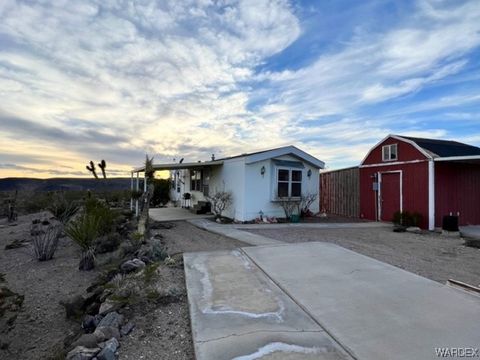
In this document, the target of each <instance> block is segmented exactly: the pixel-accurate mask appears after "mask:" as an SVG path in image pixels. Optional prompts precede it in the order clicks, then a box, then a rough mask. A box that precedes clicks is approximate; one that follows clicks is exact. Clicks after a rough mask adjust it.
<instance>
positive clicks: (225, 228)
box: [188, 219, 283, 246]
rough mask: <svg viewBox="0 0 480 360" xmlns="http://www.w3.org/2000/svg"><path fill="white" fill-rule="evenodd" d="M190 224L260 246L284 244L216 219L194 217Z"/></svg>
mask: <svg viewBox="0 0 480 360" xmlns="http://www.w3.org/2000/svg"><path fill="white" fill-rule="evenodd" d="M188 222H189V223H190V224H193V225H195V226H196V227H199V228H200V229H204V230H207V231H210V232H213V233H215V234H219V235H223V236H226V237H229V238H232V239H236V240H240V241H243V242H244V243H246V244H250V245H254V246H259V245H279V244H283V242H282V241H279V240H274V239H270V238H268V237H266V236H262V235H257V234H251V233H249V232H246V231H241V230H238V229H236V228H235V226H234V225H230V224H228V225H227V224H217V223H216V222H214V221H210V220H205V219H194V220H188Z"/></svg>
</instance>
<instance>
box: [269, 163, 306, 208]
mask: <svg viewBox="0 0 480 360" xmlns="http://www.w3.org/2000/svg"><path fill="white" fill-rule="evenodd" d="M281 170H286V171H288V180H280V176H279V175H280V171H281ZM294 171H298V172H299V173H300V180H293V176H292V175H293V172H294ZM304 178H305V176H304V170H303V169H299V168H292V167H284V166H276V167H275V193H274V194H275V195H274V200H284V199H300V198H301V197H302V190H303V186H304V184H303V180H304ZM280 183H283V184H285V183H286V184H288V190H287V196H279V194H278V190H279V184H280ZM292 184H300V194H299V195H298V196H292Z"/></svg>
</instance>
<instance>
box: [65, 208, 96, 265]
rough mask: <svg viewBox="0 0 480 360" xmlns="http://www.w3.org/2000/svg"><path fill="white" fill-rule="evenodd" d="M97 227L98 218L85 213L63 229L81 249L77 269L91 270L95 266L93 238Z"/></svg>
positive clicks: (94, 238)
mask: <svg viewBox="0 0 480 360" xmlns="http://www.w3.org/2000/svg"><path fill="white" fill-rule="evenodd" d="M99 229H100V219H99V218H98V217H97V216H94V215H87V214H83V215H82V216H80V217H79V218H78V219H76V220H75V221H73V222H71V223H70V224H69V225H68V226H67V227H66V229H65V233H66V234H67V235H68V236H69V237H70V238H71V239H72V240H73V241H75V242H76V243H77V244H78V245H79V246H80V248H81V249H82V257H81V259H80V264H79V265H78V269H79V270H91V269H93V268H94V267H95V240H96V238H97V237H98V234H99Z"/></svg>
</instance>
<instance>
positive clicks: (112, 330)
mask: <svg viewBox="0 0 480 360" xmlns="http://www.w3.org/2000/svg"><path fill="white" fill-rule="evenodd" d="M93 335H95V336H96V338H97V339H98V341H99V342H100V341H104V340H107V339H111V338H115V339H117V340H119V339H120V331H119V330H118V328H117V327H114V326H102V327H97V328H96V329H95V331H94V332H93Z"/></svg>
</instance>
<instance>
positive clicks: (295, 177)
mask: <svg viewBox="0 0 480 360" xmlns="http://www.w3.org/2000/svg"><path fill="white" fill-rule="evenodd" d="M301 195H302V170H296V169H277V197H278V198H286V197H300V196H301Z"/></svg>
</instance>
